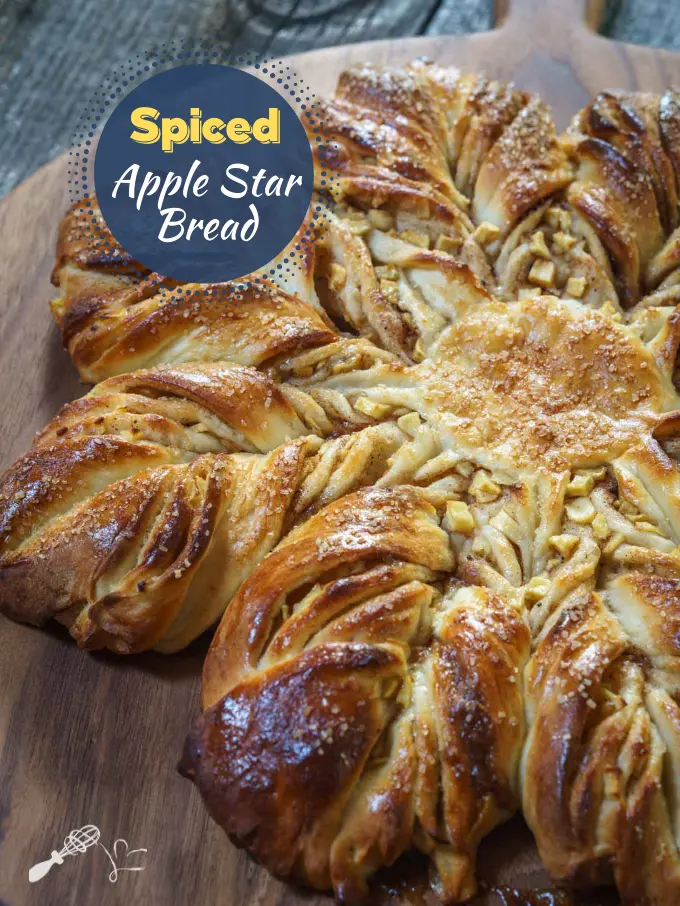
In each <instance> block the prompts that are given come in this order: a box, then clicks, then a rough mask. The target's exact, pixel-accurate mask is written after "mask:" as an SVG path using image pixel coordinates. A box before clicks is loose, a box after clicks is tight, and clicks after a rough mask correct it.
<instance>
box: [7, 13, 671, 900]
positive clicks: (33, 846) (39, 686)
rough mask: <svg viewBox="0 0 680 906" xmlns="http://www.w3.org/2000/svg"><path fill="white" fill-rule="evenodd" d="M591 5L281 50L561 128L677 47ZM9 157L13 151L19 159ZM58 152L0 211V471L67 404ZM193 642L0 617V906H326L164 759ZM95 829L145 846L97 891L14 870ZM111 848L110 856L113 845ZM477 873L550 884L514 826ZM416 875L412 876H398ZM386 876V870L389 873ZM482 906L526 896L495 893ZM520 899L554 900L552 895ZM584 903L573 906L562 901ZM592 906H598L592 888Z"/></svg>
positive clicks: (408, 895) (63, 876) (85, 873)
mask: <svg viewBox="0 0 680 906" xmlns="http://www.w3.org/2000/svg"><path fill="white" fill-rule="evenodd" d="M601 6H602V4H601V3H590V4H588V6H587V8H586V6H585V5H584V3H582V2H579V0H521V2H520V0H514V2H512V3H510V4H509V5H508V3H507V2H503V3H498V6H497V21H498V23H499V27H498V28H497V29H496V30H494V31H491V32H488V33H484V34H478V35H473V36H469V37H463V36H442V37H435V38H429V37H428V38H412V39H407V40H402V41H382V42H374V43H367V44H357V45H353V46H349V47H335V48H328V49H325V50H318V51H314V52H312V53H308V54H302V55H300V56H298V57H294V58H292V61H293V65H294V67H295V68H296V69H297V70H298V71H299V72H300V73H301V74H302V75H303V76H304V77H305V78H306V79H307V81H308V83H310V84H311V85H312V86H313V87H314V89H315V90H316V91H317V92H319V93H329V92H331V91H332V90H333V87H334V84H335V81H336V78H337V76H338V74H339V73H340V71H341V70H342V69H343V68H345V67H346V66H347V65H348V64H351V63H354V62H356V61H361V60H373V61H375V62H379V63H382V62H390V63H403V62H406V61H408V60H411V59H413V58H415V57H419V56H427V57H430V58H432V59H434V60H437V61H439V62H442V63H449V64H453V65H456V66H458V67H460V68H462V69H465V70H471V71H474V70H485V71H486V72H487V73H489V74H490V75H493V76H496V77H499V78H501V79H512V80H514V81H515V82H516V83H517V84H518V85H519V86H520V87H521V88H524V89H530V90H533V91H537V92H539V93H540V94H541V95H542V96H543V98H544V99H545V100H547V101H548V102H549V103H550V104H552V106H553V108H554V112H555V117H556V120H557V123H558V126H560V127H562V126H564V125H566V123H567V122H568V120H569V118H570V116H571V115H572V114H573V113H574V112H575V111H576V110H577V109H578V108H579V107H581V106H583V105H584V104H585V103H586V102H587V100H588V99H589V98H590V96H591V95H593V94H595V93H596V92H598V91H600V90H602V89H604V88H628V89H643V90H646V91H660V90H662V89H665V88H667V87H669V86H671V85H673V84H676V85H680V54H672V53H668V52H665V51H660V50H652V49H649V48H645V47H633V46H630V45H624V44H618V43H614V42H612V41H608V40H606V39H604V38H601V37H599V36H597V35H596V34H594V33H593V32H592V31H591V30H590V28H589V27H588V26H589V25H590V26H595V27H596V26H597V23H598V21H599V16H600V13H601ZM17 153H20V151H17ZM65 172H66V159H65V157H62V158H59V159H58V160H56V161H54V162H53V163H51V164H49V165H48V166H46V167H44V168H43V169H42V170H40V171H39V172H38V173H36V174H35V175H34V176H33V177H32V178H31V179H29V180H27V181H26V182H25V183H24V184H23V185H21V186H20V187H19V188H18V189H16V190H15V191H14V192H13V193H11V194H10V195H9V196H8V197H7V198H5V199H4V200H3V201H2V202H0V249H1V252H0V259H1V260H0V287H1V288H2V297H1V299H2V301H1V302H0V318H1V319H2V320H1V325H2V332H1V334H0V337H1V339H0V342H1V344H2V356H1V357H0V392H1V393H2V404H1V408H0V412H1V414H0V419H1V430H0V467H2V468H4V467H5V466H7V465H9V463H10V462H11V461H12V460H13V459H14V458H15V457H16V456H17V455H18V454H19V453H21V452H22V451H23V450H24V449H25V448H26V447H27V446H28V444H29V443H30V441H31V437H32V435H33V433H34V432H35V431H36V430H38V429H39V428H42V427H43V425H44V424H45V422H46V421H47V420H48V419H49V418H50V417H51V416H52V415H53V414H54V413H55V411H56V410H57V408H58V407H59V406H60V405H61V404H62V403H64V402H65V401H67V400H70V399H72V398H73V397H75V396H79V395H81V394H82V392H83V389H84V388H83V387H82V386H81V385H80V384H79V382H78V379H77V377H76V373H75V369H74V368H73V366H72V365H71V363H70V360H69V358H68V356H67V354H66V353H65V352H64V350H63V349H62V348H61V344H60V341H59V337H58V334H57V330H56V327H55V326H54V324H53V322H52V320H51V317H50V314H49V311H48V307H47V302H48V300H49V299H50V297H51V296H52V295H53V290H52V288H51V287H50V283H49V273H50V268H51V265H52V254H53V248H54V242H55V236H56V230H57V224H58V222H59V219H60V216H61V214H62V212H63V210H64V208H65V206H66V197H67V192H66V176H65ZM206 649H207V640H206V639H199V640H198V641H197V642H196V643H194V645H192V646H191V648H189V649H188V650H187V651H184V652H182V653H180V654H178V655H174V656H172V657H169V658H165V657H161V656H158V655H153V654H149V655H144V656H139V657H132V658H117V657H114V656H111V655H108V654H95V655H89V654H84V653H82V652H80V651H78V650H77V649H76V647H75V645H74V644H73V643H72V642H71V641H70V639H69V638H68V637H67V636H66V635H65V633H64V632H63V631H61V630H59V629H56V628H51V627H50V628H47V629H45V630H37V629H32V628H29V627H25V626H18V625H15V624H13V623H11V622H9V621H7V620H5V619H4V618H0V746H1V753H2V754H1V757H0V906H38V904H39V906H52V904H54V906H66V904H74V906H76V904H77V906H89V904H95V903H96V904H102V906H115V904H121V906H122V904H126V906H128V904H140V906H141V904H144V906H217V904H219V906H246V904H247V906H255V904H257V906H302V904H305V906H321V904H325V906H330V901H329V900H328V899H327V898H326V897H321V896H315V895H313V894H312V895H310V894H303V893H301V892H299V891H295V890H293V889H292V888H290V887H287V886H286V885H284V884H281V883H279V882H277V881H275V880H273V879H271V878H270V877H269V875H268V874H267V872H266V871H264V870H262V869H260V868H259V867H258V866H256V865H255V864H254V863H253V862H252V861H251V860H249V859H248V858H247V857H246V856H245V855H244V854H243V853H239V852H237V851H236V849H234V848H233V847H232V846H231V844H230V843H229V842H228V841H227V839H226V838H225V837H224V835H223V833H222V832H221V831H220V830H219V829H218V828H217V827H216V826H215V825H213V824H212V823H211V822H210V820H209V819H208V818H207V816H206V813H205V812H204V810H203V807H202V805H201V803H200V801H199V797H198V794H197V793H196V792H195V790H194V788H193V786H192V785H191V784H189V783H188V782H187V781H185V780H183V779H181V778H180V776H179V775H178V774H177V772H176V769H175V766H176V762H177V759H178V757H179V753H180V751H181V747H182V743H183V740H184V736H185V733H186V730H187V727H188V726H189V723H190V721H191V719H192V718H193V717H194V716H195V714H196V713H197V711H198V703H199V684H200V670H201V664H202V660H203V657H204V655H205V651H206ZM90 823H91V824H96V825H97V826H98V827H99V828H100V830H101V834H102V837H101V839H102V842H104V843H105V844H106V845H107V846H109V848H110V845H111V844H112V843H113V841H114V840H115V839H116V838H117V837H123V838H124V839H125V840H126V841H127V842H128V843H129V845H130V847H131V848H137V847H144V848H146V849H147V850H148V852H147V853H146V855H145V856H144V864H145V868H144V870H143V871H140V872H135V873H132V872H127V873H122V874H120V875H119V877H118V880H117V881H116V882H115V883H112V882H111V881H110V880H109V872H110V869H111V866H110V864H109V863H108V860H107V857H106V855H105V853H104V851H103V850H102V849H100V848H99V847H97V848H95V849H93V850H90V851H89V852H88V853H87V854H85V855H78V856H76V857H74V858H71V859H67V860H66V861H65V862H64V864H63V865H61V866H57V867H55V868H53V870H52V872H51V873H50V874H49V875H48V876H47V877H46V878H44V879H43V880H42V881H41V882H39V883H37V884H35V885H29V883H28V870H29V868H30V867H31V865H33V863H35V862H39V861H41V860H43V859H47V858H48V857H49V855H50V853H51V852H52V850H54V849H60V848H61V845H62V841H63V839H64V837H65V836H66V834H67V833H68V832H69V831H70V830H72V829H73V828H78V827H81V826H82V825H84V824H90ZM119 852H120V850H119ZM480 876H481V878H482V879H483V881H484V882H485V883H486V884H488V885H490V886H491V887H494V886H498V885H509V886H512V887H515V886H516V887H519V888H525V889H526V888H541V889H544V890H545V889H547V888H549V887H550V883H549V879H548V878H547V877H546V875H545V874H544V872H543V871H542V869H541V867H540V863H539V862H538V859H537V856H536V853H535V849H534V847H533V844H532V842H531V836H530V834H529V833H528V831H527V830H526V827H525V826H524V825H523V823H522V821H521V819H515V820H514V821H513V822H511V823H510V824H509V825H507V826H506V827H504V828H501V829H499V830H498V831H496V832H495V833H493V834H492V835H490V837H488V838H487V840H486V841H485V842H484V844H483V846H482V851H481V854H480ZM409 877H411V878H413V873H412V872H411V874H410V875H409ZM393 880H394V878H392V881H393ZM390 883H391V882H390V880H389V879H387V880H386V881H385V883H384V884H383V886H382V888H381V889H382V892H381V893H376V899H380V900H383V901H384V900H386V899H387V900H390V899H393V900H394V901H395V902H400V901H401V902H404V901H408V902H419V901H420V899H421V895H420V893H419V892H418V891H419V887H418V884H417V883H415V884H411V883H408V884H402V885H401V886H400V885H398V884H397V885H396V888H395V889H396V893H394V894H393V895H390V894H389V893H388V892H386V891H388V890H389V889H390ZM480 902H484V903H488V904H491V903H508V904H509V903H511V902H512V903H513V904H518V903H521V902H523V901H522V900H521V899H519V900H518V899H513V898H512V896H511V895H510V894H509V893H508V892H507V891H506V892H505V893H503V894H500V893H486V894H484V895H483V896H482V897H481V898H480ZM534 902H536V903H540V904H541V906H549V904H551V903H558V902H559V903H562V902H563V900H562V899H561V898H559V896H558V897H557V898H555V896H546V897H545V898H540V899H539V900H535V901H534ZM576 902H577V903H578V904H579V906H584V904H585V902H586V900H585V899H584V898H583V897H582V896H579V897H578V898H577V901H576ZM588 902H589V903H593V904H602V906H603V904H604V903H613V902H615V899H613V898H610V897H609V896H608V895H607V894H603V895H602V896H599V895H596V896H595V897H594V898H592V899H589V900H588Z"/></svg>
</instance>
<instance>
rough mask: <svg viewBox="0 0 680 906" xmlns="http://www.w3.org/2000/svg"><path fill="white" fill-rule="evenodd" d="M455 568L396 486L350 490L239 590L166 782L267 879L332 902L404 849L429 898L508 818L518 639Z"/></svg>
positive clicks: (503, 611) (458, 884)
mask: <svg viewBox="0 0 680 906" xmlns="http://www.w3.org/2000/svg"><path fill="white" fill-rule="evenodd" d="M453 565H454V555H453V552H452V550H451V547H450V544H449V539H448V536H447V534H446V533H445V532H444V531H443V530H442V529H441V528H440V527H439V521H438V518H437V516H436V512H435V510H434V509H433V508H432V507H431V506H430V505H429V504H427V502H426V501H425V500H424V498H423V496H422V495H421V494H419V493H418V492H417V491H415V490H413V489H411V490H409V489H400V490H394V491H389V490H377V489H367V490H365V491H361V492H359V493H357V494H355V495H352V496H349V497H345V498H343V499H342V500H341V501H339V502H337V503H334V504H332V505H331V506H329V507H327V508H326V509H324V510H322V511H321V512H320V513H319V514H318V515H316V516H314V517H312V518H311V519H310V520H309V521H308V522H306V523H305V524H304V525H302V526H300V527H299V528H297V529H296V530H295V531H293V532H292V533H291V534H290V535H289V536H288V537H287V538H286V539H285V540H284V541H283V542H282V543H281V544H280V545H279V547H278V548H276V550H275V551H274V552H273V553H272V554H271V555H270V556H269V557H268V559H267V562H266V564H263V565H262V567H260V568H259V569H258V570H256V571H255V572H254V573H253V575H252V576H251V578H250V579H249V580H248V581H247V582H246V583H245V584H244V585H243V587H242V588H241V590H240V591H239V593H238V595H237V596H236V598H235V599H234V602H233V604H232V606H231V607H230V608H229V610H228V611H227V613H226V615H225V617H224V619H223V621H222V623H221V625H220V628H219V630H218V632H217V633H216V635H215V639H214V641H213V644H212V646H211V649H210V653H209V655H208V658H207V660H206V664H205V669H204V678H203V679H204V682H203V699H204V708H205V711H204V713H203V715H202V716H201V717H200V718H199V720H198V721H197V723H196V725H195V727H194V730H193V732H192V734H191V736H190V738H189V740H188V742H187V747H186V750H185V757H184V762H183V770H184V771H185V773H187V774H188V775H189V776H191V777H193V778H194V779H195V781H196V783H197V785H198V787H199V789H200V791H201V794H202V795H203V798H204V799H205V802H206V805H207V806H208V808H209V810H210V812H211V814H212V815H213V817H214V818H215V819H216V820H217V821H218V822H219V823H220V824H221V825H222V826H223V827H225V829H226V830H227V831H228V833H229V834H230V835H231V836H232V839H233V840H234V841H235V842H236V843H237V845H240V846H247V847H248V849H249V850H250V851H251V852H253V853H254V854H255V855H256V856H257V857H258V858H259V859H261V860H262V861H263V862H264V863H265V864H266V865H267V866H268V868H269V869H270V870H271V871H273V872H274V873H275V874H277V875H280V876H282V877H286V878H294V879H297V880H298V881H303V882H305V883H308V884H311V885H312V886H314V887H317V888H319V889H325V888H327V887H329V886H332V887H333V889H334V891H335V894H336V896H338V897H339V898H340V899H341V900H343V901H344V900H347V901H351V900H354V899H356V898H357V897H359V896H362V895H365V894H366V893H367V887H366V879H367V878H368V876H369V875H370V874H372V873H373V872H374V871H375V870H376V869H377V868H379V867H380V866H382V865H389V864H391V863H392V862H393V861H394V860H395V859H396V858H398V856H399V855H400V854H401V853H402V852H404V851H405V850H406V849H408V848H410V847H411V846H413V845H416V846H418V847H419V848H420V849H422V850H423V851H424V852H426V853H428V854H429V855H430V856H431V857H432V859H433V861H434V863H435V864H436V866H437V869H438V873H439V881H438V884H439V891H440V893H441V896H442V897H443V898H444V900H445V901H446V902H454V901H459V900H461V899H464V898H467V897H469V896H471V895H472V894H473V893H474V890H475V881H474V852H475V849H476V847H477V844H478V842H479V840H480V839H481V837H482V836H483V835H484V834H486V833H487V832H488V831H489V830H490V829H491V828H492V827H493V826H495V825H496V824H497V823H499V822H500V821H502V820H504V819H505V818H507V817H508V816H509V814H511V812H512V810H513V809H514V806H515V794H516V790H517V781H518V775H517V766H518V760H519V755H520V749H521V742H522V738H523V720H524V718H523V709H522V697H521V671H522V669H523V666H524V664H525V663H526V659H527V657H528V653H529V633H528V630H527V628H526V626H525V624H524V622H523V620H522V619H521V616H520V615H519V614H518V612H517V611H516V610H515V609H514V608H513V607H511V606H508V605H506V604H504V603H503V601H502V600H501V599H500V598H499V597H497V596H495V595H493V594H492V593H491V592H489V591H487V590H486V589H482V588H458V587H457V586H455V585H453V586H451V587H447V586H445V585H442V579H443V578H444V575H445V573H448V572H449V571H450V570H451V569H452V567H453Z"/></svg>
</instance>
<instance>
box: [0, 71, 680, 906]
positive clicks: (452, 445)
mask: <svg viewBox="0 0 680 906" xmlns="http://www.w3.org/2000/svg"><path fill="white" fill-rule="evenodd" d="M321 113H322V117H323V120H324V123H325V127H326V130H327V132H328V133H329V139H330V146H329V149H328V153H327V154H326V157H325V158H324V160H323V162H322V161H321V160H319V161H318V164H319V172H320V171H321V164H322V163H323V164H324V165H325V166H330V167H332V168H333V170H334V173H335V177H336V178H335V180H334V184H333V195H334V198H333V203H332V205H331V206H330V208H329V210H328V213H327V217H326V219H325V221H324V222H323V224H322V226H321V227H320V228H319V229H318V234H317V236H316V242H315V244H314V245H313V246H311V245H310V246H309V248H307V249H306V250H305V252H304V254H303V256H302V259H301V266H300V267H299V269H298V270H297V271H296V272H295V273H293V274H288V275H287V276H284V277H280V278H279V277H276V278H274V279H273V280H269V279H265V278H261V279H260V280H259V282H252V283H251V285H250V286H249V287H244V286H242V285H240V284H233V285H222V286H220V285H217V286H210V285H195V286H189V287H186V286H185V287H179V286H178V285H177V284H175V283H173V282H172V281H168V280H166V279H164V278H162V277H160V276H158V275H156V274H150V273H142V274H141V276H140V275H139V274H138V273H137V268H138V265H135V264H134V262H131V261H130V259H129V256H127V255H126V253H125V252H124V250H123V249H121V248H120V247H119V246H117V245H116V243H115V241H113V238H112V237H109V239H110V242H109V244H108V245H107V246H106V247H104V246H103V245H102V244H101V243H100V242H99V241H98V240H96V239H94V238H93V234H92V233H91V232H88V231H86V230H85V229H84V228H81V223H82V219H81V218H79V217H78V211H77V210H74V211H72V212H71V213H70V214H69V215H67V217H66V218H65V220H64V222H63V224H62V230H61V235H60V241H59V249H58V255H57V262H56V266H55V270H54V280H55V282H56V283H57V284H58V286H59V290H60V296H59V298H58V299H57V300H55V302H54V303H53V310H54V313H55V316H56V318H57V321H58V323H59V326H60V328H61V331H62V335H63V340H64V343H65V345H66V346H67V348H68V350H69V352H70V354H71V356H72V358H73V360H74V362H75V364H76V366H77V368H78V369H79V372H80V374H81V376H82V378H83V379H84V380H86V381H89V382H99V383H95V387H94V389H93V390H91V391H90V392H89V393H88V394H87V395H86V396H85V397H83V398H82V399H81V400H78V401H76V402H74V403H71V404H69V405H67V406H65V407H64V409H63V410H62V411H61V412H60V413H59V414H58V415H57V416H56V418H55V419H54V420H53V421H52V422H51V423H50V425H49V426H48V427H47V428H46V429H45V431H44V432H43V433H42V434H41V435H40V436H39V437H38V438H37V440H36V441H35V443H34V444H33V446H32V448H31V449H30V451H29V452H28V453H27V454H26V455H25V456H24V457H22V458H21V459H19V460H18V461H17V462H16V463H15V464H14V466H12V468H11V469H10V470H9V471H8V472H7V473H6V475H5V476H4V478H3V479H2V485H1V487H0V545H1V546H0V608H1V609H2V610H3V611H4V612H5V613H7V614H9V615H11V616H13V617H14V618H16V619H19V620H26V621H29V622H33V623H41V622H44V621H45V620H47V619H49V618H56V619H58V620H59V621H61V622H62V623H64V624H65V625H66V626H67V627H68V628H69V631H70V632H71V634H72V635H73V636H74V637H75V638H76V639H77V641H78V643H79V644H80V645H82V646H83V647H87V648H101V647H107V648H110V649H112V650H114V651H118V652H121V653H127V652H137V651H142V650H145V649H149V648H155V649H157V650H160V651H167V652H171V651H175V650H177V649H179V648H181V647H183V646H185V645H187V644H188V643H189V642H190V641H191V640H192V639H194V638H196V636H198V635H199V634H200V633H202V632H203V631H205V630H206V629H209V628H210V627H212V626H213V625H214V624H216V623H217V622H218V621H220V620H221V622H219V626H218V628H217V631H216V633H215V635H214V639H213V642H212V645H211V648H210V651H209V654H208V657H207V660H206V663H205V669H204V676H203V713H202V715H201V716H200V717H199V718H198V720H197V721H196V723H195V725H194V727H193V729H192V731H191V733H190V735H189V738H188V740H187V744H186V749H185V753H184V757H183V761H182V769H183V771H184V772H185V773H186V774H187V775H188V776H190V777H191V778H192V779H193V780H194V781H195V783H196V785H197V787H198V789H199V790H200V793H201V795H202V797H203V799H204V800H205V803H206V805H207V807H208V809H209V811H210V813H211V815H212V816H213V817H214V818H215V820H216V821H217V822H218V823H219V824H221V825H222V826H223V827H224V829H225V830H226V831H227V833H228V834H229V836H230V837H231V838H232V840H234V842H235V843H236V844H237V845H238V846H242V847H245V848H247V849H248V850H249V851H250V852H251V853H253V854H254V855H255V857H256V858H257V859H258V860H259V861H260V862H261V863H262V864H264V865H265V866H266V867H267V868H268V869H269V870H270V871H271V872H273V873H274V874H276V875H277V876H279V877H282V878H286V879H289V880H292V881H295V882H299V883H303V884H306V885H310V886H312V887H314V888H318V889H320V890H332V891H333V892H334V893H335V895H336V897H337V898H338V899H340V900H341V901H344V902H347V903H351V902H356V901H358V900H361V899H362V898H364V897H366V895H367V893H368V891H369V882H370V879H371V876H372V875H373V874H374V873H375V872H376V871H377V870H378V869H380V868H382V867H383V866H387V865H391V864H392V863H393V862H395V861H396V860H397V859H398V858H399V856H401V855H402V854H403V853H405V852H407V851H408V850H410V849H413V848H415V849H418V850H420V851H421V852H422V853H424V854H425V855H426V856H427V857H429V859H430V862H431V871H432V885H433V887H434V889H435V890H436V892H437V894H438V895H439V897H440V898H441V899H442V901H443V902H445V903H457V902H462V901H465V900H468V899H470V898H471V897H472V896H474V894H475V891H476V881H475V852H476V849H477V846H478V844H479V842H480V840H481V839H482V838H483V837H484V836H485V835H486V834H487V833H489V832H490V831H491V830H492V829H493V828H494V827H495V826H497V825H498V824H499V823H500V822H502V821H504V820H506V819H507V818H508V817H509V816H510V815H512V814H513V813H514V812H515V811H517V810H521V811H522V813H523V814H524V816H525V818H526V820H527V822H528V824H529V826H530V827H531V829H532V831H533V833H534V835H535V837H536V840H537V844H538V849H539V852H540V855H541V858H542V859H543V861H544V863H545V866H546V868H547V869H548V871H549V872H550V873H551V875H552V876H553V877H554V878H555V880H556V881H557V882H559V883H564V884H568V885H576V886H591V885H600V884H611V883H614V884H616V885H617V887H618V890H619V893H620V896H621V898H622V901H623V903H624V904H626V906H676V904H677V903H678V902H680V547H679V545H680V395H679V394H678V387H679V386H680V371H679V369H678V347H679V345H680V208H679V205H678V200H679V194H680V95H679V94H676V93H675V92H673V91H669V92H667V93H666V94H664V95H663V96H657V95H646V94H623V93H604V94H601V95H600V96H599V97H598V98H596V99H595V100H594V101H593V102H592V104H590V105H589V106H588V107H587V108H586V109H585V110H583V111H581V112H580V113H579V114H577V115H576V116H575V117H574V119H573V121H572V124H571V125H570V127H569V129H568V130H567V131H566V133H564V134H563V135H558V134H557V133H556V130H555V128H554V125H553V123H552V119H551V116H550V113H549V110H548V109H547V107H546V106H545V105H544V104H543V103H542V102H541V101H540V99H538V98H535V97H531V96H529V95H527V94H525V93H523V92H520V91H517V90H515V89H514V88H513V87H511V86H507V85H503V84H500V83H498V82H494V81H492V80H489V79H486V78H484V77H483V76H468V75H462V74H461V73H459V72H458V71H456V70H454V69H450V68H443V67H440V66H436V65H432V64H425V63H414V64H412V65H411V66H408V67H406V68H404V69H400V70H391V69H376V68H374V67H372V66H367V65H366V66H361V67H358V68H356V69H354V70H352V71H350V72H347V73H345V74H344V75H343V76H342V77H341V79H340V83H339V86H338V90H337V93H336V95H335V97H334V98H333V99H331V100H328V101H326V102H324V103H323V104H322V110H321ZM319 180H320V177H319ZM318 188H319V190H321V188H322V187H321V182H319V186H318ZM90 204H92V202H90ZM93 210H94V211H95V214H94V216H95V218H96V216H97V209H96V206H94V207H93ZM99 229H100V231H101V232H102V233H103V232H104V231H105V229H106V228H105V225H103V223H100V227H99ZM103 248H105V249H106V250H105V251H103Z"/></svg>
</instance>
